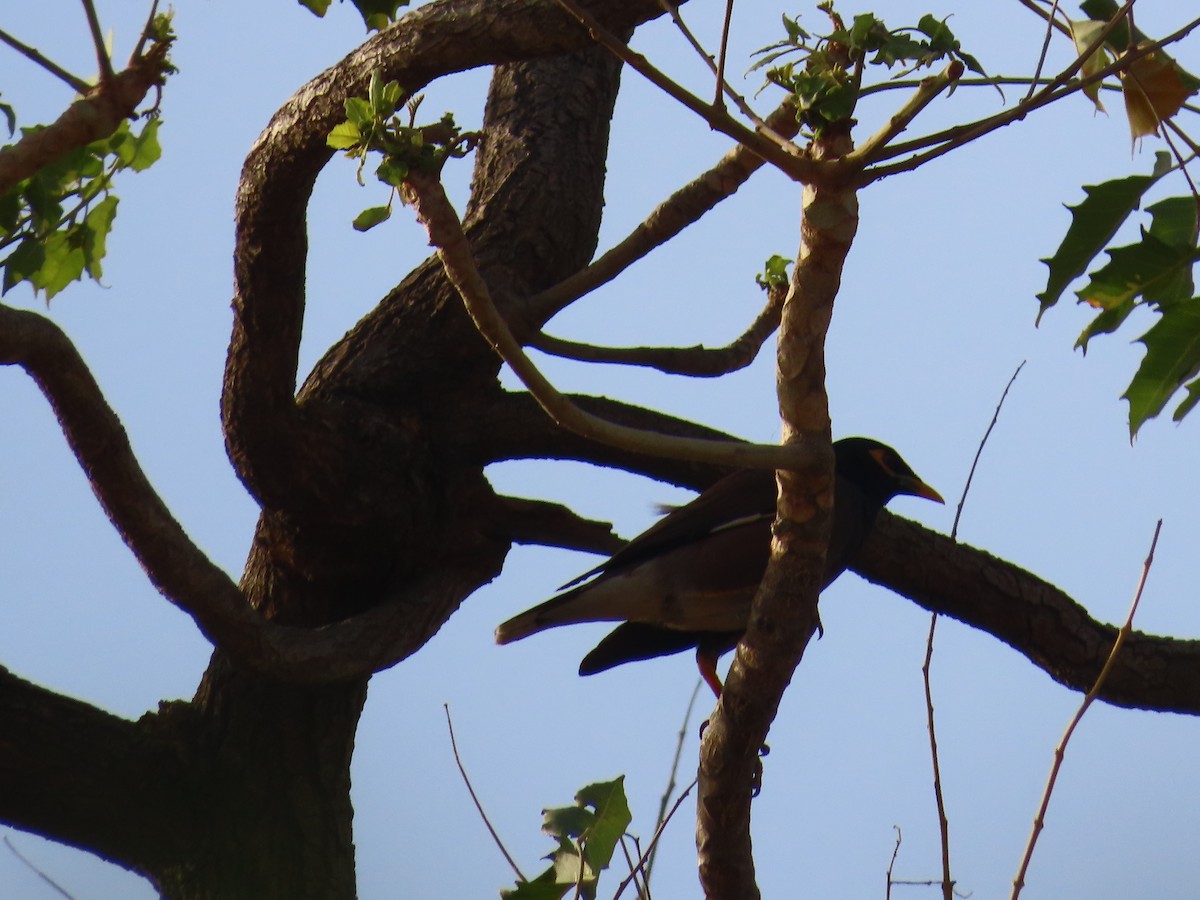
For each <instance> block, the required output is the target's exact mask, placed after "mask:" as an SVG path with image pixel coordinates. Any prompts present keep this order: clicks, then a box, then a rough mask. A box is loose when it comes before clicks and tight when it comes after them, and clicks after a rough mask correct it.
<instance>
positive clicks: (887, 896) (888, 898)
mask: <svg viewBox="0 0 1200 900" xmlns="http://www.w3.org/2000/svg"><path fill="white" fill-rule="evenodd" d="M892 827H893V828H894V829H896V846H894V847H893V848H892V858H891V859H890V860H889V861H888V867H887V883H886V887H885V889H884V892H883V896H884V900H892V884H893V882H892V871H893V870H894V869H895V868H896V857H897V856H899V855H900V844H901V842H902V841H903V840H904V835H903V834H902V833H901V831H900V826H899V825H893V826H892Z"/></svg>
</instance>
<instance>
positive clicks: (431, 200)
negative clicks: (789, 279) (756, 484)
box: [403, 172, 814, 469]
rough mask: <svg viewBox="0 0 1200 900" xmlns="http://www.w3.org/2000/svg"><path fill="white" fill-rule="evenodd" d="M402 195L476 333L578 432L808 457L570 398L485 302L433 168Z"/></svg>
mask: <svg viewBox="0 0 1200 900" xmlns="http://www.w3.org/2000/svg"><path fill="white" fill-rule="evenodd" d="M403 190H404V194H405V200H406V202H408V203H410V204H411V205H412V206H413V209H414V210H415V211H416V214H417V218H418V219H419V220H420V221H421V223H422V224H423V225H424V226H425V228H426V230H428V232H429V242H430V243H431V244H432V245H433V246H434V247H436V248H437V252H438V257H439V258H440V259H441V261H442V265H443V266H444V267H445V270H446V275H447V277H448V278H449V279H450V282H451V283H452V284H453V285H454V287H455V289H456V290H457V291H458V293H459V296H460V297H462V300H463V303H464V304H465V305H466V307H467V312H468V313H469V314H470V316H471V319H472V320H473V321H474V322H475V326H476V328H478V329H479V333H480V334H481V335H483V337H484V338H485V339H486V340H487V342H488V343H489V344H491V345H492V348H493V349H494V350H495V351H496V353H497V354H498V355H499V356H500V357H501V359H503V360H504V361H505V362H506V363H508V365H509V366H510V367H511V368H512V370H513V372H514V373H515V374H516V376H517V377H518V378H520V379H521V382H522V383H523V384H524V385H525V386H526V387H527V388H529V391H530V393H532V394H533V396H534V397H535V398H536V399H537V401H538V403H539V404H540V405H541V407H542V408H543V409H544V410H546V413H547V414H548V415H549V416H550V417H551V418H552V419H553V420H554V421H555V423H557V424H558V425H561V426H562V427H564V428H567V429H569V430H571V431H574V432H575V433H576V434H579V435H581V436H582V437H585V438H589V439H591V440H595V441H599V442H602V443H606V444H611V445H613V446H616V447H620V448H622V449H625V450H629V451H632V452H635V453H646V454H650V455H659V456H674V457H677V458H680V459H690V460H693V461H696V462H707V463H713V464H716V465H729V466H740V467H746V468H751V467H753V468H764V469H803V468H805V467H807V466H808V465H809V464H810V463H811V462H812V460H813V459H814V451H813V450H812V449H811V448H810V447H808V446H806V445H804V444H791V445H786V446H780V445H775V444H744V443H736V442H730V441H708V440H702V439H696V438H681V437H674V436H671V435H662V434H653V433H648V432H645V431H642V430H641V429H637V428H629V427H627V426H624V425H620V424H618V423H615V422H606V421H604V420H603V419H600V418H598V417H596V416H593V415H591V414H590V413H588V412H586V411H585V410H582V409H580V408H579V407H578V406H576V405H575V404H573V403H572V402H571V401H570V399H569V398H568V397H567V396H565V395H564V394H562V393H560V392H559V390H558V389H557V388H555V387H554V385H552V384H551V383H550V382H549V380H547V379H546V377H545V376H544V375H542V373H541V372H540V371H539V370H538V368H537V367H536V366H535V365H534V364H533V362H532V361H531V360H530V359H529V357H528V356H526V355H525V351H524V350H522V349H521V345H520V344H519V343H518V342H517V340H516V338H514V337H513V334H512V332H511V331H510V330H509V328H508V323H507V322H506V321H505V320H504V317H503V316H502V315H501V314H500V312H499V310H497V309H496V305H495V303H493V302H492V299H491V292H490V291H489V290H488V287H487V284H486V283H485V282H484V280H483V277H482V276H481V275H480V274H479V270H478V269H477V268H476V266H475V262H474V259H473V258H472V254H471V250H470V247H469V246H468V244H467V239H466V236H465V235H464V234H463V231H462V226H461V225H460V223H459V221H458V215H457V213H455V211H454V208H453V206H451V204H450V201H449V200H448V199H447V197H446V193H445V191H444V190H443V189H442V185H441V182H440V181H438V178H437V176H436V175H431V174H429V173H427V172H412V173H410V174H409V176H408V178H407V179H406V180H405V182H404V188H403Z"/></svg>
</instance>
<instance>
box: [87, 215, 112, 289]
mask: <svg viewBox="0 0 1200 900" xmlns="http://www.w3.org/2000/svg"><path fill="white" fill-rule="evenodd" d="M117 203H118V200H117V198H116V197H105V198H104V199H103V200H101V201H100V202H99V203H97V204H96V205H95V206H94V207H93V208H92V210H91V212H89V213H88V214H87V219H86V220H85V221H86V223H87V230H86V232H85V235H84V241H83V255H84V260H85V262H86V265H87V271H88V274H89V275H91V276H92V278H95V279H96V280H97V281H99V280H100V276H101V275H102V274H103V270H102V269H101V267H100V261H101V260H102V259H104V254H105V253H106V252H107V251H108V233H109V232H110V231H112V223H113V219H115V218H116V215H117Z"/></svg>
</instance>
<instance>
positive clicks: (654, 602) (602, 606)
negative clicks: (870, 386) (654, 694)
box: [496, 438, 944, 696]
mask: <svg viewBox="0 0 1200 900" xmlns="http://www.w3.org/2000/svg"><path fill="white" fill-rule="evenodd" d="M833 453H834V458H835V467H834V468H835V473H836V480H835V483H834V495H833V496H834V504H833V523H832V526H831V532H830V538H829V547H828V550H827V552H826V556H825V579H824V581H823V583H822V589H824V588H825V587H828V586H829V584H830V582H832V581H833V580H834V579H835V578H837V577H838V576H839V575H840V574H842V572H843V571H845V569H846V567H847V566H849V565H850V563H851V562H852V561H853V560H854V557H855V556H856V555H857V554H858V551H859V550H860V549H861V548H862V546H863V544H864V543H865V542H866V539H867V535H868V534H869V533H870V531H871V526H872V525H874V523H875V517H876V516H877V515H878V514H879V511H880V510H881V509H883V508H884V506H886V505H887V503H888V501H889V500H891V499H892V498H893V497H895V496H897V495H899V494H909V495H912V496H914V497H925V498H927V499H929V500H934V501H936V502H937V503H942V502H944V501H943V500H942V497H941V495H940V494H938V492H937V491H935V490H934V489H933V488H931V487H929V485H927V484H925V483H924V482H923V481H921V479H920V478H918V477H917V476H916V474H915V473H914V472H913V470H912V469H910V468H909V467H908V464H907V463H905V462H904V460H903V459H901V458H900V454H898V453H897V452H896V451H895V450H893V449H892V448H891V447H888V446H887V445H885V444H881V443H879V442H878V441H874V440H871V439H869V438H845V439H843V440H840V441H837V442H836V443H834V445H833ZM775 501H776V485H775V473H774V472H773V471H770V470H764V469H747V470H744V471H740V472H735V473H734V474H732V475H729V476H727V477H725V478H723V479H721V480H720V481H718V482H717V483H716V484H714V485H713V486H712V487H710V488H708V490H706V491H704V492H703V493H701V494H700V495H699V496H697V497H696V498H695V499H694V500H692V501H691V502H690V503H688V504H687V505H685V506H681V507H679V508H677V509H674V510H672V511H671V512H670V513H668V514H667V515H666V516H664V517H663V518H662V519H660V520H659V521H658V522H656V523H655V524H654V525H652V526H650V528H649V529H647V530H646V531H644V532H642V534H640V535H638V536H637V537H635V538H634V539H633V540H632V541H630V542H629V543H628V544H626V545H625V546H624V547H622V548H621V549H620V550H619V551H617V553H616V554H614V555H613V556H612V557H610V558H609V559H608V560H607V561H605V562H603V563H601V564H600V565H599V566H597V567H596V568H594V569H592V570H591V571H589V572H585V573H584V574H583V575H580V576H579V577H578V578H576V579H575V580H574V581H571V582H568V583H567V584H565V585H563V587H562V589H567V588H569V589H570V590H567V591H566V593H563V594H559V595H558V596H557V597H554V598H552V599H550V600H547V601H546V602H545V603H542V604H541V605H539V606H535V607H534V608H533V609H530V610H527V611H526V612H523V613H521V614H520V615H518V616H515V617H513V618H511V619H509V620H508V621H507V622H505V623H503V624H502V625H500V627H498V628H497V629H496V643H498V644H508V643H511V642H512V641H519V640H521V639H522V638H525V637H528V636H529V635H531V634H535V633H537V632H539V631H544V630H545V629H547V628H556V627H557V626H559V625H571V624H574V623H576V622H621V623H622V624H621V625H618V626H617V628H616V629H615V630H613V631H612V632H611V633H610V634H609V635H608V636H607V637H606V638H604V640H602V641H601V642H600V643H599V644H598V645H597V646H596V648H595V649H594V650H592V651H591V652H590V653H589V654H588V655H587V656H585V657H584V658H583V662H582V663H580V665H579V674H580V675H592V674H594V673H596V672H603V671H605V670H606V669H611V668H612V667H613V666H619V665H621V664H622V663H627V662H633V661H634V660H639V659H650V658H652V657H655V656H666V655H668V654H672V653H680V652H682V651H684V650H690V649H692V648H695V650H696V663H697V665H698V666H699V668H700V673H701V675H703V676H704V679H705V681H707V682H708V684H709V686H710V687H711V688H712V689H713V692H714V693H716V694H717V695H718V696H720V693H721V681H720V678H719V677H718V676H717V672H716V664H717V659H718V657H720V656H721V655H722V654H724V653H727V652H728V651H730V650H732V649H733V648H734V647H735V646H736V645H737V642H738V640H739V639H740V638H741V636H742V634H743V633H744V632H745V630H746V625H747V623H748V622H749V619H750V605H751V602H752V601H753V600H754V594H755V592H756V591H757V590H758V584H759V582H760V581H762V577H763V573H764V572H765V571H766V568H767V560H768V558H769V557H770V554H771V524H772V522H773V521H774V519H775ZM581 582H582V583H581Z"/></svg>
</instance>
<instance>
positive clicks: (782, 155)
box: [557, 0, 822, 184]
mask: <svg viewBox="0 0 1200 900" xmlns="http://www.w3.org/2000/svg"><path fill="white" fill-rule="evenodd" d="M557 2H558V4H559V5H560V6H561V7H563V9H565V10H567V12H569V13H571V15H573V16H575V18H577V19H578V20H579V21H580V23H581V24H582V25H583V26H584V27H586V28H587V29H588V31H590V32H591V33H592V36H593V37H594V38H595V39H596V40H597V41H598V42H599V43H600V44H602V45H603V46H604V47H606V48H608V50H609V52H611V53H613V54H614V55H615V56H617V57H618V58H620V59H621V60H622V61H623V62H625V63H626V64H627V65H628V66H629V67H630V68H631V69H633V70H634V71H635V72H637V73H638V74H640V75H642V76H643V77H644V78H646V79H647V80H648V81H649V82H650V83H651V84H653V85H655V86H656V87H658V88H659V89H660V90H662V91H664V92H665V93H666V94H667V95H668V96H670V97H672V98H673V99H675V100H677V101H678V102H679V103H681V104H682V105H683V106H684V107H686V108H687V109H690V110H691V111H692V112H694V113H695V114H696V115H698V116H700V118H702V119H704V121H706V122H707V123H708V124H709V125H710V126H711V127H712V128H714V129H715V130H717V131H719V132H721V133H722V134H727V135H729V137H731V138H733V139H734V140H736V141H738V142H740V143H742V144H745V145H746V147H748V148H749V149H750V150H753V151H754V152H755V153H757V154H758V155H759V156H761V157H762V158H763V159H765V160H766V161H767V162H769V163H771V164H772V165H774V166H776V167H777V168H778V169H779V170H780V171H781V172H784V173H785V174H787V175H788V176H789V177H791V178H793V179H795V180H796V181H799V182H802V183H804V184H810V183H813V182H815V181H817V180H818V178H819V176H820V174H821V172H822V167H821V166H820V164H819V163H817V162H815V161H814V160H811V159H808V158H806V157H803V156H801V155H800V154H801V152H802V151H801V150H800V148H798V147H796V146H795V145H793V144H791V143H790V142H788V144H787V146H786V147H784V146H780V145H779V143H778V142H777V141H776V140H774V139H772V136H771V135H770V134H766V133H762V134H760V133H759V132H756V131H753V130H751V129H749V128H747V127H746V126H745V125H743V124H742V123H741V122H739V121H737V120H736V119H734V118H733V117H732V116H730V115H729V113H728V112H726V110H725V109H724V108H717V107H714V106H713V105H712V104H709V103H705V102H704V101H703V100H701V99H700V98H699V97H697V96H696V95H695V94H693V93H691V92H690V91H688V90H687V89H686V88H684V87H682V86H681V85H680V84H678V83H677V82H675V81H673V80H671V79H670V78H668V77H667V76H666V75H665V74H664V73H663V72H662V71H661V70H659V69H657V68H656V67H655V66H653V65H652V64H651V63H650V61H649V60H647V59H646V57H644V56H642V55H641V54H640V53H635V52H634V51H633V50H631V49H630V48H629V45H628V44H626V43H625V42H624V41H622V40H621V39H620V38H618V37H616V36H615V35H614V34H612V32H610V31H609V30H608V29H606V28H605V27H604V26H603V25H602V24H600V22H599V20H598V19H596V18H595V17H594V16H593V15H591V14H590V13H589V12H588V11H587V10H585V9H584V8H583V7H581V6H580V5H579V4H578V3H576V2H575V0H557Z"/></svg>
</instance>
